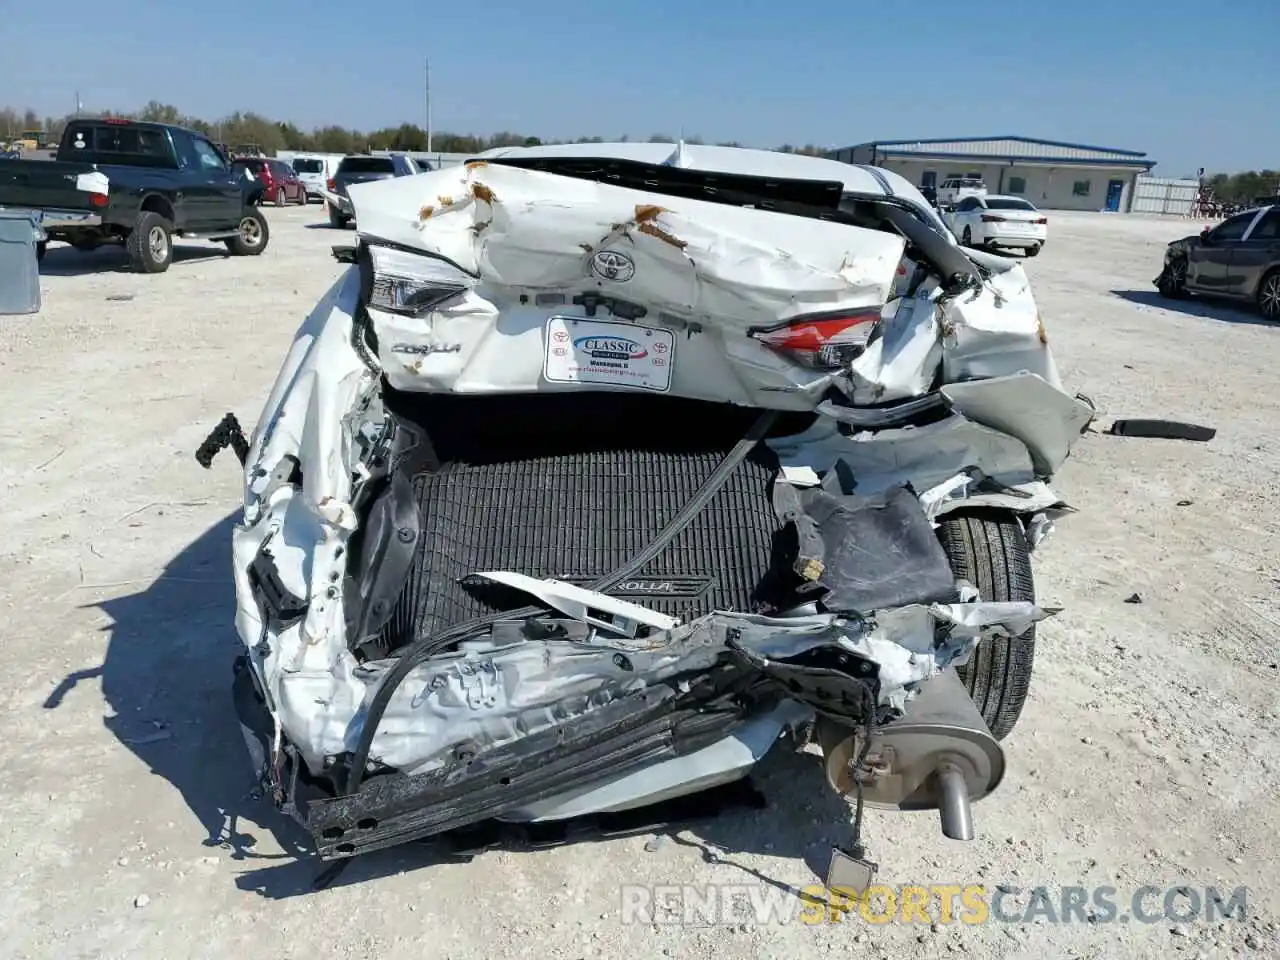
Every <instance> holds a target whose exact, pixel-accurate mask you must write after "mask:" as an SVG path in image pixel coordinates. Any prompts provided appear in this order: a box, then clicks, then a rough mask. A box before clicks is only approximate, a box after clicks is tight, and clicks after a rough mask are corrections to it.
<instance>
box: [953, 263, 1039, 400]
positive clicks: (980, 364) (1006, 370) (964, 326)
mask: <svg viewBox="0 0 1280 960" xmlns="http://www.w3.org/2000/svg"><path fill="white" fill-rule="evenodd" d="M942 304H943V309H942V317H941V324H942V333H943V339H942V379H943V382H945V383H958V382H961V381H965V380H981V379H986V378H991V377H1004V376H1009V375H1011V374H1016V373H1023V372H1026V373H1033V374H1036V375H1038V376H1040V377H1042V378H1043V379H1044V380H1045V381H1046V382H1048V383H1049V384H1050V385H1052V386H1054V387H1056V388H1058V389H1061V388H1062V381H1061V379H1060V378H1059V376H1058V368H1057V365H1056V364H1055V363H1054V360H1053V354H1052V353H1051V352H1050V350H1049V337H1048V334H1047V333H1046V331H1045V326H1044V322H1043V320H1042V319H1041V317H1040V310H1039V308H1038V307H1037V306H1036V302H1035V298H1034V297H1033V296H1032V295H1031V285H1030V283H1029V282H1028V280H1027V274H1026V271H1025V270H1023V269H1022V266H1021V265H1020V264H1019V265H1015V266H1012V267H1007V268H1005V269H1003V270H1002V272H998V273H993V274H992V275H991V276H990V277H988V279H987V281H986V283H985V284H983V286H982V288H981V289H980V290H979V291H978V292H977V293H976V294H975V293H965V294H961V295H960V296H958V297H953V298H950V299H947V300H944V301H942Z"/></svg>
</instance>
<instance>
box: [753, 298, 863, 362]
mask: <svg viewBox="0 0 1280 960" xmlns="http://www.w3.org/2000/svg"><path fill="white" fill-rule="evenodd" d="M879 321H880V311H879V310H870V309H868V310H856V311H848V312H846V311H841V312H839V313H824V314H815V315H810V316H807V317H797V318H796V319H794V320H789V321H787V322H786V323H784V324H781V325H779V326H776V327H769V328H768V329H764V330H753V331H752V332H751V336H752V337H753V338H754V339H756V340H759V341H760V342H761V343H763V344H764V345H765V346H767V347H769V348H770V349H772V350H775V351H777V352H778V353H781V354H783V355H784V356H786V357H787V358H788V359H790V360H793V361H795V362H796V363H798V364H800V365H801V366H804V367H808V368H810V369H812V370H838V369H839V368H841V367H843V366H846V365H847V364H850V363H852V362H853V361H854V360H856V359H857V358H858V357H859V356H861V354H862V352H863V351H864V350H865V349H866V348H867V339H868V338H869V337H870V336H871V331H872V330H873V329H874V328H875V325H876V324H877V323H878V322H879Z"/></svg>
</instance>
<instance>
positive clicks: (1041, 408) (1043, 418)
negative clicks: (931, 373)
mask: <svg viewBox="0 0 1280 960" xmlns="http://www.w3.org/2000/svg"><path fill="white" fill-rule="evenodd" d="M941 393H942V395H943V396H944V397H946V398H947V399H948V400H949V401H951V406H952V407H953V408H954V409H956V410H958V411H959V412H960V413H962V414H964V415H965V416H966V417H968V418H969V419H970V420H973V421H974V422H975V423H981V424H985V425H986V426H988V427H991V428H992V429H994V430H999V431H1000V432H1001V433H1006V434H1008V435H1009V436H1011V437H1017V438H1018V439H1019V440H1021V441H1022V442H1023V443H1025V444H1026V445H1027V449H1028V450H1029V451H1030V452H1031V459H1032V462H1033V463H1034V464H1035V467H1036V470H1037V472H1038V473H1040V474H1041V475H1042V476H1052V475H1053V474H1054V473H1056V472H1057V471H1058V468H1059V467H1061V466H1062V464H1063V462H1064V461H1065V460H1066V459H1067V455H1068V454H1069V453H1070V452H1071V446H1072V444H1074V443H1075V441H1076V440H1077V439H1079V437H1080V434H1081V433H1083V432H1084V429H1085V427H1087V426H1088V425H1089V422H1090V421H1091V420H1092V419H1093V416H1094V412H1093V408H1092V407H1090V406H1089V405H1088V404H1086V403H1083V402H1081V401H1079V400H1077V399H1076V398H1075V397H1072V396H1069V395H1068V394H1066V393H1064V392H1063V391H1062V390H1061V389H1059V388H1057V387H1054V386H1052V385H1050V384H1049V383H1048V382H1046V381H1045V379H1044V378H1043V377H1040V376H1038V375H1036V374H1034V373H1025V372H1023V373H1016V374H1014V375H1012V376H1007V377H992V378H990V379H988V380H978V381H969V382H967V383H948V384H945V385H944V386H943V387H942V388H941Z"/></svg>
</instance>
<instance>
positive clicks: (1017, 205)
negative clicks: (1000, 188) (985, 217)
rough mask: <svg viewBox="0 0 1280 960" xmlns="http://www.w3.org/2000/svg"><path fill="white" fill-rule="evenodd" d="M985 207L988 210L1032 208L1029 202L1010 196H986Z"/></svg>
mask: <svg viewBox="0 0 1280 960" xmlns="http://www.w3.org/2000/svg"><path fill="white" fill-rule="evenodd" d="M987 208H988V209H990V210H1034V209H1035V207H1033V206H1032V205H1031V204H1029V203H1027V201H1025V200H1014V199H1012V198H1004V197H997V198H994V199H993V198H991V197H988V198H987Z"/></svg>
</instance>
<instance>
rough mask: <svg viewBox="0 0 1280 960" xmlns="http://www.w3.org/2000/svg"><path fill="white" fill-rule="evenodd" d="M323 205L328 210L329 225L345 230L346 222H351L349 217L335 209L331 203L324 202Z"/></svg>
mask: <svg viewBox="0 0 1280 960" xmlns="http://www.w3.org/2000/svg"><path fill="white" fill-rule="evenodd" d="M325 207H326V208H327V209H328V211H329V226H331V227H337V228H338V229H339V230H345V229H346V226H347V224H348V223H350V222H351V218H350V217H348V216H347V215H346V214H344V213H342V212H340V211H339V210H337V209H336V208H335V207H334V205H333V204H332V203H326V204H325Z"/></svg>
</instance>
